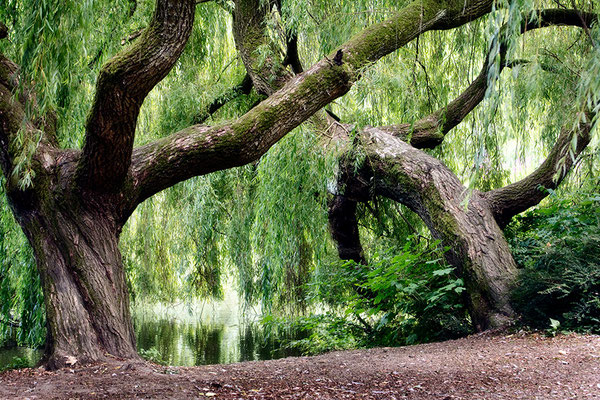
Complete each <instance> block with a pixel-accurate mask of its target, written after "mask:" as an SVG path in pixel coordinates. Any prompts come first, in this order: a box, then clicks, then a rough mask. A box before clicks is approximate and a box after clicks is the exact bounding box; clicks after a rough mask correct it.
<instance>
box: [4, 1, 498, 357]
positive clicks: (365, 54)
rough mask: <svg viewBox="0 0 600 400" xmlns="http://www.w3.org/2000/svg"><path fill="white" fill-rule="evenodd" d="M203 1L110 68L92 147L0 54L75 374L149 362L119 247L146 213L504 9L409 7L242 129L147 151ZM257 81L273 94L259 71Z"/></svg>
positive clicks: (271, 101)
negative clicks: (139, 126)
mask: <svg viewBox="0 0 600 400" xmlns="http://www.w3.org/2000/svg"><path fill="white" fill-rule="evenodd" d="M197 3H201V2H197V1H195V0H156V10H155V13H154V16H153V19H152V21H151V23H150V25H149V26H148V28H147V29H146V30H145V31H144V33H143V34H142V35H141V36H140V37H139V38H138V39H137V40H136V41H135V42H134V43H133V44H131V46H130V47H128V48H126V49H125V50H123V51H122V52H121V53H120V54H118V55H116V56H115V57H113V59H111V60H110V61H109V62H108V63H107V64H105V65H104V66H103V68H102V70H101V73H100V76H99V78H98V81H97V86H96V93H95V99H94V102H93V104H92V105H91V107H90V108H91V110H90V114H89V117H88V121H87V125H86V130H85V132H86V133H85V135H86V136H85V145H84V147H83V149H82V150H77V149H76V150H72V149H61V148H60V147H59V146H58V145H57V142H56V140H55V138H54V137H53V128H52V127H53V125H54V124H53V123H52V121H53V118H52V116H51V115H48V116H45V117H43V118H41V119H39V120H30V119H28V118H27V117H26V114H25V111H24V110H25V109H26V107H32V108H35V104H36V102H35V96H34V95H33V94H31V93H28V92H27V91H26V90H25V91H23V90H18V86H19V83H18V79H19V74H18V67H17V66H16V65H15V64H14V63H12V62H11V61H9V60H7V59H6V58H5V57H3V56H2V57H1V58H0V165H1V167H2V171H3V174H4V176H5V177H6V182H7V183H6V185H7V188H6V192H7V196H8V199H9V204H10V205H11V208H12V210H13V212H14V214H15V216H16V218H17V220H18V222H19V223H20V225H21V227H22V228H23V230H24V232H25V233H26V235H27V237H28V239H29V241H30V243H31V245H32V246H33V249H34V251H35V257H36V261H37V265H38V269H39V271H40V274H41V276H42V279H43V288H44V295H45V302H46V309H47V317H48V318H47V320H48V328H49V329H48V341H47V345H48V346H47V349H46V359H47V365H48V366H49V367H53V368H56V367H61V366H64V365H66V364H67V363H68V362H71V361H72V359H71V357H74V358H75V359H77V360H79V362H87V361H98V360H102V359H104V358H105V357H107V356H108V355H110V356H114V357H120V358H126V359H135V358H137V355H136V352H135V339H134V335H133V330H132V324H131V319H130V315H129V309H128V296H127V291H126V285H125V277H124V271H123V265H122V261H121V257H120V254H119V250H118V247H117V244H118V240H119V234H120V231H121V228H122V226H123V225H124V224H125V222H126V221H127V219H128V217H129V216H130V214H131V213H132V212H133V210H134V209H135V208H136V207H137V205H138V204H140V203H141V202H142V201H144V200H145V199H147V198H148V197H150V196H152V195H153V194H155V193H157V192H160V191H161V190H163V189H165V188H168V187H170V186H173V185H174V184H176V183H178V182H181V181H182V180H185V179H188V178H191V177H193V176H198V175H203V174H207V173H210V172H213V171H217V170H222V169H226V168H231V167H234V166H238V165H243V164H245V163H249V162H252V161H255V160H256V159H258V158H259V157H260V156H262V155H263V154H264V153H265V152H266V151H267V150H268V149H269V148H270V147H271V146H272V145H273V144H274V143H276V142H277V141H278V140H279V139H281V138H282V137H283V136H284V135H285V134H287V133H288V132H289V131H291V130H292V129H293V128H295V127H297V126H298V125H299V124H301V123H302V122H304V121H306V120H307V119H309V118H310V117H311V116H312V115H313V114H315V113H316V112H317V111H318V110H320V109H321V108H322V107H324V106H325V105H327V104H328V103H330V102H331V101H332V100H334V99H336V98H338V97H340V96H343V95H344V94H345V93H347V92H348V90H349V89H350V88H351V87H352V85H353V84H354V82H356V80H357V79H359V78H360V74H361V72H362V70H363V69H364V68H365V67H368V66H369V65H370V64H371V63H373V62H375V61H377V60H378V59H379V58H381V57H383V56H385V55H387V54H389V53H391V52H392V51H394V50H396V49H398V48H399V47H401V46H403V45H405V44H406V43H408V42H409V41H410V40H412V39H414V38H416V37H417V36H418V35H420V34H421V33H423V32H425V31H427V30H432V29H451V28H454V27H457V26H460V25H462V24H465V23H468V22H470V21H472V20H474V19H477V18H479V17H481V16H483V15H485V14H487V13H488V12H490V11H491V8H492V3H493V2H492V0H466V1H465V0H450V1H443V2H442V1H435V0H433V1H421V0H418V1H415V2H413V3H410V4H409V5H407V6H406V7H405V8H403V9H401V10H399V11H398V12H397V13H396V14H395V15H394V16H392V17H391V18H390V19H389V20H387V21H384V22H382V23H379V24H375V25H373V26H371V27H370V28H368V29H366V30H365V31H363V32H362V33H359V34H358V35H357V36H355V37H354V38H352V39H351V40H349V41H348V42H347V43H345V44H343V45H342V46H341V47H340V48H338V49H336V50H335V51H334V53H333V54H332V55H331V56H329V57H326V58H324V59H323V60H321V61H319V62H318V63H316V64H315V65H313V66H312V67H311V68H309V69H308V70H306V71H305V72H303V73H301V74H299V75H297V76H290V77H289V79H288V80H286V81H285V83H283V82H282V85H281V87H277V88H275V89H273V88H268V87H265V89H266V90H265V92H266V93H269V94H270V96H269V97H268V98H267V99H266V100H265V101H263V102H262V103H261V104H259V105H258V106H256V107H255V108H253V109H252V110H251V111H249V112H248V113H246V114H245V115H243V116H242V117H240V118H239V119H237V120H236V121H233V122H231V123H226V124H222V125H219V126H215V127H208V126H200V125H194V126H190V127H188V128H186V129H184V130H182V131H179V132H176V133H174V134H172V135H170V136H168V137H166V138H163V139H159V140H157V141H155V142H153V143H150V144H147V145H145V146H142V147H139V148H136V149H134V148H133V141H134V136H135V126H136V121H137V116H138V113H139V110H140V107H141V105H142V103H143V101H144V98H145V97H146V95H147V94H148V92H149V91H150V90H151V89H152V88H153V87H154V86H155V85H156V84H157V83H158V82H160V80H161V79H163V78H164V76H166V74H167V73H168V72H169V70H170V69H171V68H172V67H173V65H174V64H175V62H176V61H177V59H178V58H179V56H180V54H181V52H182V51H183V49H184V47H185V44H186V42H187V40H188V38H189V35H190V32H191V29H192V25H193V18H194V8H195V5H196V4H197ZM250 11H252V10H248V12H250ZM234 25H235V22H234ZM0 33H1V32H0ZM252 33H253V32H251V31H249V32H248V34H249V37H250V36H251V34H252ZM336 55H338V57H335V56H336ZM339 55H341V57H339ZM242 58H244V54H243V53H242ZM332 60H335V62H332ZM248 72H249V74H250V75H251V77H252V79H253V83H254V86H255V87H256V88H258V90H261V87H262V86H261V85H260V84H257V80H255V78H254V77H253V76H252V74H253V73H255V72H253V71H252V69H250V71H248ZM23 86H24V87H26V86H27V85H25V84H24V85H23ZM16 92H19V93H21V95H20V96H19V97H18V98H17V97H15V96H14V93H16ZM24 152H27V154H25V156H24ZM23 164H27V165H29V167H30V168H31V170H32V171H33V172H35V176H34V178H33V180H32V182H31V184H30V185H23V184H22V181H21V179H20V175H19V173H18V171H19V170H20V169H22V167H23ZM465 240H466V239H465Z"/></svg>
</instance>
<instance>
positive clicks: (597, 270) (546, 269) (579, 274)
mask: <svg viewBox="0 0 600 400" xmlns="http://www.w3.org/2000/svg"><path fill="white" fill-rule="evenodd" d="M507 236H508V238H509V242H510V243H511V246H512V248H513V253H514V256H515V261H516V262H517V264H518V265H519V266H520V267H521V268H522V271H521V274H520V279H519V282H518V284H517V285H516V287H515V289H514V290H513V294H512V301H513V306H514V308H515V310H516V311H517V312H519V313H520V314H521V315H522V317H523V322H524V323H525V324H527V325H529V326H531V327H533V328H541V329H544V328H548V327H549V326H550V324H551V319H552V320H554V322H553V324H554V325H555V326H556V325H557V322H556V321H558V323H560V326H561V327H562V328H564V329H567V330H574V331H585V332H595V333H599V332H600V195H598V194H587V195H580V197H579V198H577V199H556V198H554V199H553V201H551V203H550V205H548V206H547V207H544V208H539V209H536V210H532V211H530V212H528V213H526V214H524V215H523V216H522V217H519V218H518V219H517V220H516V221H515V222H514V223H512V224H511V226H509V228H508V230H507Z"/></svg>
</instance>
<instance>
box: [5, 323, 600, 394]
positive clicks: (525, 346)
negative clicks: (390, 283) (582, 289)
mask: <svg viewBox="0 0 600 400" xmlns="http://www.w3.org/2000/svg"><path fill="white" fill-rule="evenodd" d="M0 398H1V399H101V398H110V399H206V398H214V399H439V400H450V399H561V400H562V399H600V336H580V335H566V336H559V337H556V338H546V337H543V336H540V335H531V334H527V335H526V334H515V335H506V334H505V335H494V334H483V335H475V336H471V337H468V338H465V339H460V340H454V341H448V342H442V343H432V344H426V345H418V346H410V347H399V348H380V349H372V350H358V351H346V352H334V353H329V354H324V355H320V356H316V357H299V358H286V359H282V360H273V361H260V362H246V363H240V364H232V365H210V366H203V367H194V368H188V367H185V368H184V367H162V366H157V365H154V364H150V363H146V364H143V363H139V364H128V363H123V362H118V361H114V362H111V363H108V364H101V365H95V366H88V367H77V366H75V368H73V369H63V370H60V371H56V372H47V371H44V370H43V369H39V368H38V369H22V370H18V371H9V372H4V373H1V374H0Z"/></svg>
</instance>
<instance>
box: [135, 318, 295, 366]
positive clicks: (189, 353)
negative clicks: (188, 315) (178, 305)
mask: <svg viewBox="0 0 600 400" xmlns="http://www.w3.org/2000/svg"><path fill="white" fill-rule="evenodd" d="M135 327H136V333H137V340H138V350H140V351H141V353H142V354H154V355H155V356H158V357H159V361H160V362H162V363H165V364H169V365H205V364H228V363H233V362H239V361H251V360H269V359H275V358H281V357H288V356H296V355H299V353H298V352H297V351H296V350H292V349H287V348H285V347H284V346H282V342H283V341H284V340H286V339H289V338H292V336H297V335H292V334H290V333H285V334H279V335H278V336H274V335H273V334H268V333H267V332H265V331H264V329H262V328H261V327H260V326H259V325H257V324H256V323H248V324H239V325H232V326H226V325H225V324H203V323H201V322H199V323H196V324H194V323H185V322H181V321H178V320H176V319H167V318H162V319H158V320H138V319H136V320H135ZM153 349H155V350H153Z"/></svg>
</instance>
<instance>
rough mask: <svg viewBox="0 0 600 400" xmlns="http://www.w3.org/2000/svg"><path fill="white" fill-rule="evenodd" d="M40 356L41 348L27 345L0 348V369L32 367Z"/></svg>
mask: <svg viewBox="0 0 600 400" xmlns="http://www.w3.org/2000/svg"><path fill="white" fill-rule="evenodd" d="M41 357H42V350H37V349H30V348H27V347H10V348H0V371H1V370H3V369H4V368H7V367H33V366H34V365H35V364H36V363H37V362H38V361H39V359H40V358H41Z"/></svg>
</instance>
